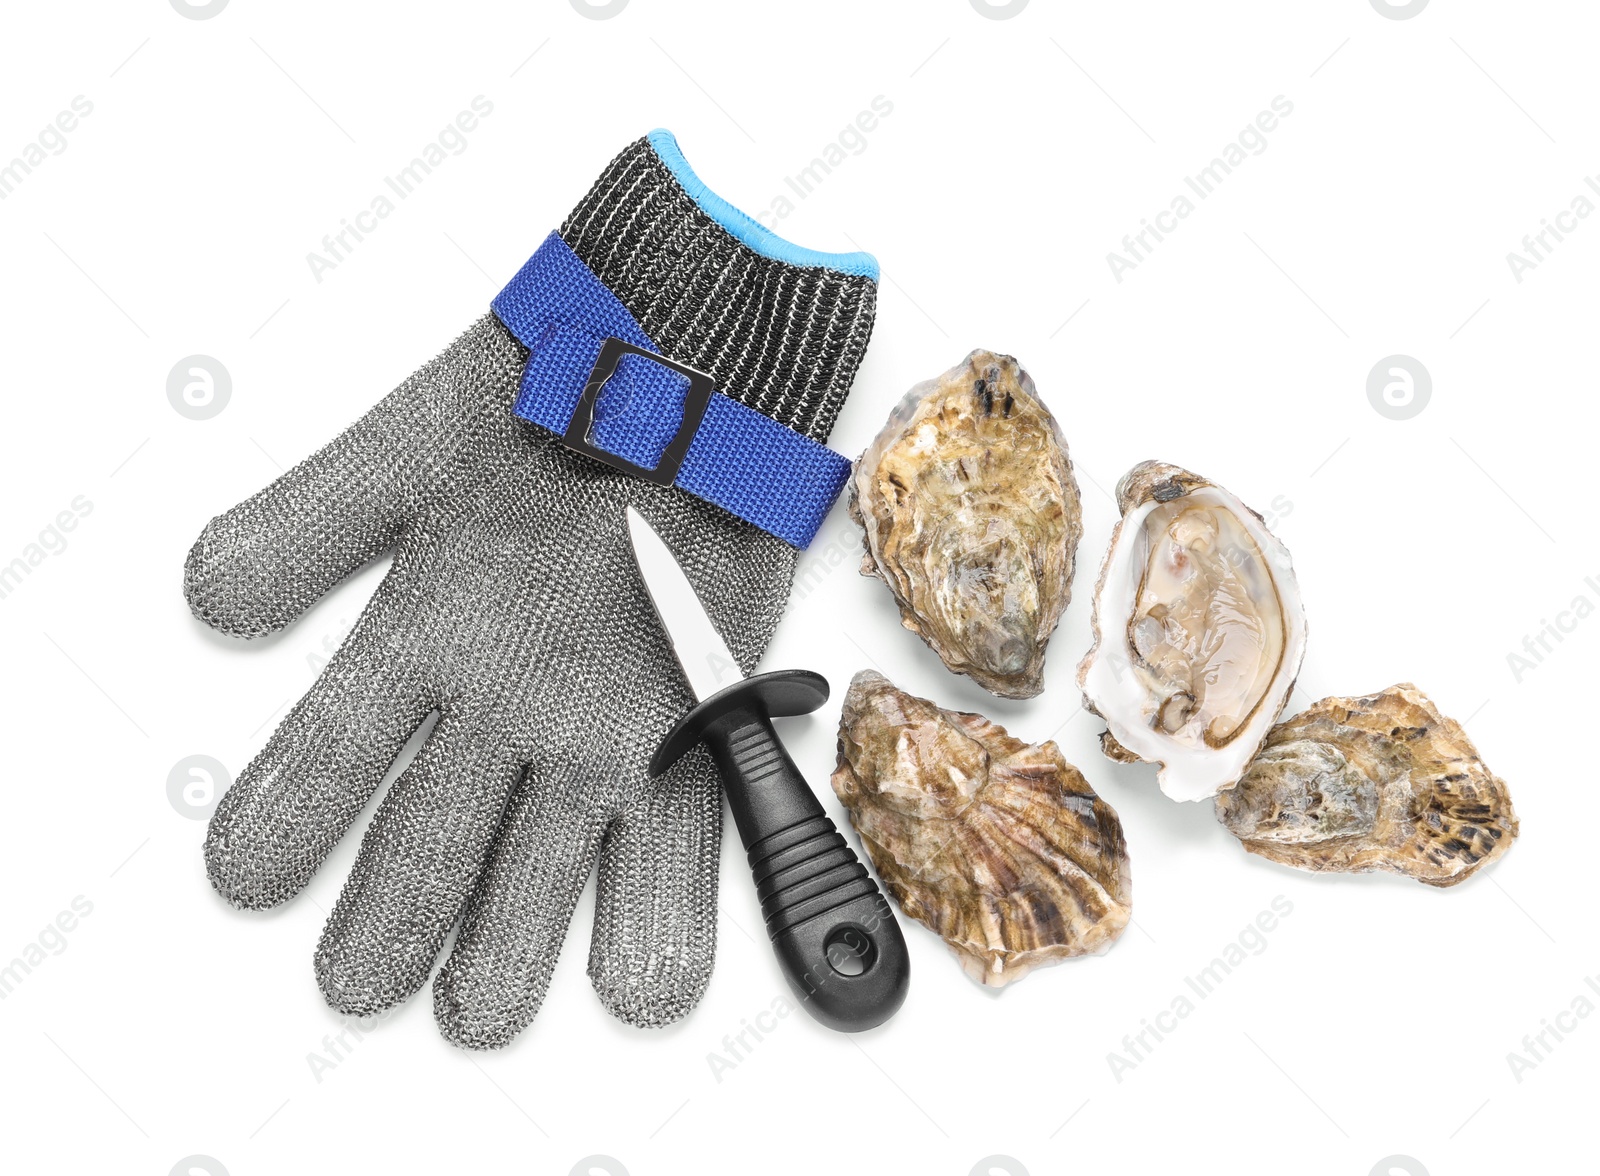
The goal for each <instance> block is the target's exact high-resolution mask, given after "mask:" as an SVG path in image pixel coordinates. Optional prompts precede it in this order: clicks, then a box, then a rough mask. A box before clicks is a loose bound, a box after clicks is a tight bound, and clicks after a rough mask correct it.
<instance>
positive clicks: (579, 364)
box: [493, 233, 850, 550]
mask: <svg viewBox="0 0 1600 1176" xmlns="http://www.w3.org/2000/svg"><path fill="white" fill-rule="evenodd" d="M493 306H494V313H495V315H496V317H498V318H499V319H500V321H501V322H502V323H504V324H505V325H506V328H507V329H508V330H510V332H511V333H512V334H513V335H515V336H516V337H517V338H518V339H519V340H520V341H521V342H522V344H523V346H525V347H526V348H527V349H528V366H527V367H526V368H524V369H523V372H522V388H521V391H520V392H519V393H518V396H517V403H516V406H515V408H514V409H513V411H514V412H515V413H516V415H517V416H519V417H521V418H522V419H523V420H527V421H532V422H533V423H534V424H536V425H542V426H543V427H544V428H546V429H549V430H550V431H551V432H553V433H558V434H563V435H564V434H565V433H566V431H567V426H568V424H569V423H570V422H571V420H572V414H573V410H574V409H575V408H576V407H577V405H578V398H579V396H580V395H581V394H582V392H583V388H584V385H585V384H586V383H587V382H588V380H589V374H590V372H591V371H593V369H594V365H595V360H596V359H598V358H599V355H600V347H601V345H602V344H603V343H604V342H605V340H606V339H607V338H616V339H621V340H622V341H623V342H625V343H631V344H633V345H634V346H635V347H641V348H643V349H645V350H647V351H651V352H658V351H659V348H657V347H656V345H655V343H654V342H653V341H652V340H651V339H650V337H649V336H648V335H646V334H645V333H644V331H643V329H642V328H640V326H639V324H638V322H637V321H636V320H635V319H634V317H633V315H632V314H630V313H629V312H628V308H627V307H625V306H623V305H622V303H621V301H619V300H618V298H617V296H616V295H615V294H613V293H612V292H611V291H610V290H609V289H608V288H607V287H606V285H605V284H604V283H603V282H601V281H600V279H599V278H597V277H596V276H595V275H594V273H593V272H592V271H591V270H590V269H589V267H588V266H586V265H584V264H583V262H582V261H580V260H579V259H578V256H577V255H576V254H575V253H573V252H572V250H571V249H570V248H568V247H567V244H566V242H565V241H563V240H562V239H561V237H560V236H559V235H558V234H556V233H551V234H550V236H548V237H547V238H545V242H544V244H543V245H541V246H539V250H538V252H536V253H535V254H534V255H533V256H532V257H531V258H529V259H528V263H527V264H526V265H524V266H523V267H522V269H521V270H519V271H518V272H517V276H516V277H514V278H512V279H511V282H510V284H509V285H508V286H506V288H505V289H504V290H502V291H501V292H500V294H499V295H498V296H497V297H496V298H495V300H494V303H493ZM687 390H688V381H687V380H686V379H685V378H684V377H683V376H681V375H680V374H679V373H677V372H674V371H672V370H670V369H668V368H665V367H662V366H661V365H660V364H657V363H652V362H651V361H650V360H647V359H643V358H641V357H639V356H634V355H627V356H624V357H623V359H622V362H621V363H620V364H619V365H618V366H617V371H616V374H615V375H614V376H612V378H611V379H610V380H608V381H607V382H606V386H605V389H604V390H603V391H602V392H601V393H600V397H599V399H598V401H597V402H596V404H595V414H594V424H593V427H592V429H591V430H590V434H589V439H590V440H591V441H592V442H593V443H594V444H595V445H597V446H599V447H600V448H601V449H604V450H606V451H607V452H608V453H613V454H615V455H616V456H618V457H621V458H624V459H625V460H627V461H629V462H632V463H633V464H634V465H638V466H644V467H647V468H651V469H653V468H654V467H655V466H656V464H657V462H658V461H659V460H660V458H661V454H662V452H663V451H664V450H665V449H666V447H667V445H668V443H669V442H670V441H671V440H672V438H673V435H674V434H675V433H676V432H677V431H678V425H679V423H680V421H681V420H682V418H683V403H684V394H685V392H686V391H687ZM849 475H850V462H849V460H848V459H847V458H845V457H842V456H840V455H839V454H837V453H835V452H833V450H831V449H829V448H828V447H827V446H825V445H819V444H817V443H816V442H815V441H813V440H811V439H810V438H809V437H806V436H803V435H801V434H800V433H797V432H795V431H794V430H793V429H790V428H787V427H786V426H784V425H781V424H779V423H778V422H777V421H775V420H773V419H772V418H771V417H769V416H767V415H765V414H764V413H760V412H757V411H756V410H755V409H753V408H748V407H746V406H745V405H743V404H741V403H739V402H738V401H737V400H734V399H733V398H732V397H729V396H724V395H723V394H722V393H721V392H717V393H714V394H713V395H712V397H711V403H710V404H709V405H708V406H707V408H706V412H705V416H704V417H703V418H702V419H701V421H700V427H699V429H698V430H696V432H695V435H694V440H693V441H692V442H691V443H690V445H689V451H688V453H687V454H686V455H685V457H684V459H683V465H682V466H681V467H680V468H679V470H678V476H677V478H676V480H675V481H674V482H673V485H674V486H677V487H678V488H680V489H683V490H687V491H688V492H689V493H691V494H694V495H696V496H698V497H700V498H703V499H705V500H706V501H707V502H711V503H715V504H716V505H717V506H720V507H722V508H723V509H724V510H727V511H730V512H731V513H733V514H736V515H738V516H739V517H740V518H741V519H744V520H745V521H746V522H750V523H754V524H755V525H756V526H758V527H760V528H761V529H762V530H763V531H767V532H769V533H771V534H773V535H776V536H777V537H778V538H780V539H782V540H783V541H784V542H786V543H788V544H789V545H790V546H792V547H796V548H799V549H801V550H804V549H805V547H806V546H807V545H808V544H809V543H810V542H811V540H812V539H813V538H814V537H815V536H816V533H817V528H819V527H820V526H822V520H823V519H824V518H825V517H826V516H827V513H828V510H829V508H830V507H831V506H832V505H833V502H834V499H836V498H837V497H838V496H839V491H840V490H842V489H843V488H844V483H845V479H846V478H847V477H849Z"/></svg>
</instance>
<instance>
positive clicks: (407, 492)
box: [183, 315, 523, 637]
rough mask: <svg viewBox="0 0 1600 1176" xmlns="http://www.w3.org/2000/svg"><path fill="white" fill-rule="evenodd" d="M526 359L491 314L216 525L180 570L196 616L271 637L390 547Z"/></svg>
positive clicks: (503, 401) (505, 396)
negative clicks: (340, 432)
mask: <svg viewBox="0 0 1600 1176" xmlns="http://www.w3.org/2000/svg"><path fill="white" fill-rule="evenodd" d="M522 359H523V352H522V351H521V347H520V345H519V344H518V343H517V342H516V340H515V339H514V338H512V336H511V334H510V332H508V331H507V330H506V329H505V328H504V327H502V326H501V325H500V324H499V323H498V321H496V320H495V318H494V316H493V315H485V316H484V318H483V319H481V320H479V322H478V323H477V324H475V325H474V326H473V327H472V329H471V330H469V331H468V332H467V333H466V334H464V335H462V336H461V337H460V338H459V339H457V340H456V341H455V342H454V343H453V344H451V345H450V347H449V348H447V349H446V350H445V352H444V353H443V354H441V355H440V356H438V357H437V358H436V359H434V360H432V361H430V362H429V363H427V364H425V365H423V367H421V368H420V369H419V370H418V371H417V373H416V374H415V375H413V376H412V377H411V378H410V379H408V380H407V381H406V382H405V383H403V384H401V385H400V387H398V388H397V389H395V390H394V391H393V392H391V393H390V394H389V395H388V396H386V397H385V398H384V399H383V400H381V401H379V402H378V404H377V405H376V406H374V407H373V408H372V410H371V411H369V412H368V413H367V414H366V415H365V416H364V417H362V418H361V419H360V420H359V421H357V422H356V423H355V424H353V425H351V426H350V428H348V429H347V430H345V432H344V433H342V434H341V435H340V436H339V437H337V438H335V439H334V440H333V441H331V442H329V443H328V444H327V445H326V446H324V447H323V448H322V449H321V450H319V451H318V452H316V453H315V454H313V455H312V456H310V457H308V458H307V459H306V460H305V461H302V462H301V463H300V464H299V465H297V466H295V467H294V468H293V469H292V470H290V471H289V472H288V473H286V474H284V475H283V476H282V477H281V478H279V479H278V480H277V481H276V482H273V483H272V485H270V486H268V487H267V488H266V489H264V490H262V491H260V492H259V493H257V494H255V495H253V496H252V497H250V498H248V499H246V500H245V501H244V502H242V503H240V504H239V505H238V506H236V507H234V508H233V509H232V510H230V511H228V512H227V513H225V514H221V515H218V516H217V517H216V518H214V519H212V520H211V522H210V523H208V524H207V525H206V528H205V530H204V531H202V532H201V534H200V538H199V539H198V540H197V541H196V542H195V544H194V547H193V548H192V549H191V550H190V552H189V558H188V561H187V563H186V564H185V566H184V576H183V587H184V595H185V596H186V597H187V598H188V600H189V607H190V609H192V610H193V612H194V614H195V616H197V617H199V618H200V619H201V620H203V621H205V622H206V624H208V625H210V626H212V627H213V628H216V629H220V630H221V631H223V632H224V633H229V634H232V635H233V636H236V637H259V636H262V635H264V634H267V633H271V632H275V631H276V630H278V629H281V628H283V627H284V626H285V625H287V624H288V623H289V622H290V621H292V620H294V619H295V618H296V617H298V616H299V615H300V614H301V613H302V612H304V611H305V610H306V609H307V608H308V607H310V606H311V605H312V604H313V603H315V602H316V601H317V600H319V599H321V597H322V595H323V593H325V592H327V590H328V589H329V588H331V587H332V586H333V585H335V584H337V583H338V582H339V581H340V580H342V579H344V578H345V577H346V576H348V575H349V574H350V573H351V572H353V571H355V570H356V569H357V568H359V567H361V566H362V565H363V564H365V563H366V562H368V561H369V560H371V559H372V558H374V557H375V556H377V555H379V554H380V553H382V552H383V551H386V550H388V549H389V548H390V547H392V546H393V545H394V543H395V541H396V539H397V538H398V537H399V535H400V534H401V532H402V531H403V530H404V529H405V527H406V526H407V525H408V524H409V523H411V522H412V521H413V520H414V519H415V518H416V516H417V513H418V511H419V509H420V506H421V504H422V503H423V502H424V501H425V500H427V499H428V498H430V497H431V496H432V494H433V493H434V492H435V490H436V488H437V486H438V484H439V483H440V481H441V480H442V479H444V478H446V477H449V476H452V475H453V474H455V473H457V472H459V471H458V470H457V463H456V461H455V457H456V455H457V454H470V453H472V452H473V437H474V433H475V431H476V430H477V429H478V428H480V427H481V423H482V421H483V420H484V419H486V417H487V415H488V414H485V413H482V412H481V411H479V409H480V406H482V405H484V404H486V403H489V402H491V401H492V402H495V403H498V404H499V405H500V411H501V413H505V412H506V406H507V405H509V404H510V403H511V402H512V400H513V399H514V397H515V390H516V382H517V379H518V378H519V377H520V374H521V369H522ZM501 427H504V426H503V424H502V426H501ZM466 464H467V465H469V466H470V464H471V463H470V462H468V463H466Z"/></svg>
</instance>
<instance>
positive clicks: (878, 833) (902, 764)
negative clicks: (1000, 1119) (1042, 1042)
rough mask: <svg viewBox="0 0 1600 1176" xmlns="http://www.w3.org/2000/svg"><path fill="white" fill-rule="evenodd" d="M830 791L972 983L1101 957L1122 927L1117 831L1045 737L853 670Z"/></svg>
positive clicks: (1123, 864) (1125, 907)
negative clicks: (1009, 730) (1031, 740)
mask: <svg viewBox="0 0 1600 1176" xmlns="http://www.w3.org/2000/svg"><path fill="white" fill-rule="evenodd" d="M833 790H834V792H835V793H836V794H837V795H838V797H839V799H840V801H842V802H843V803H844V806H845V807H846V808H847V809H848V810H849V811H850V820H851V822H852V823H853V824H854V825H855V827H856V831H857V832H858V833H859V834H860V835H861V841H862V844H864V845H865V846H866V848H867V853H868V854H869V855H870V856H871V858H872V863H873V865H874V866H876V867H877V869H878V873H879V875H880V876H881V877H882V878H883V880H884V883H885V884H886V885H887V886H888V888H889V892H890V893H891V894H893V895H894V897H895V899H896V901H898V902H899V904H900V907H901V909H902V910H904V911H905V913H906V914H908V915H910V916H911V917H912V918H913V919H916V920H917V921H918V922H920V923H923V924H925V925H927V926H928V927H929V928H931V929H932V930H934V931H935V932H937V933H938V934H939V935H940V936H942V937H943V938H944V940H945V942H946V943H948V944H949V945H950V947H951V948H952V949H953V950H954V951H955V953H956V957H957V958H958V959H959V960H960V961H961V966H962V968H963V969H964V970H965V971H966V973H967V974H968V975H969V976H971V977H972V978H973V979H974V980H977V981H979V982H980V983H983V984H987V985H991V986H996V987H998V986H1000V985H1004V984H1009V983H1010V982H1012V981H1013V980H1016V979H1018V978H1020V977H1021V976H1023V975H1025V974H1026V973H1027V972H1028V971H1029V970H1031V969H1032V968H1034V967H1037V966H1038V965H1040V964H1044V963H1050V962H1053V961H1056V960H1061V959H1066V958H1069V957H1071V956H1077V955H1084V954H1086V953H1091V952H1102V951H1104V950H1106V948H1108V947H1109V946H1110V945H1111V942H1112V941H1113V940H1114V939H1116V938H1117V936H1118V935H1120V934H1121V933H1122V930H1123V928H1125V927H1126V926H1127V925H1128V919H1129V918H1130V917H1131V914H1132V883H1131V880H1130V873H1129V866H1128V849H1127V845H1126V844H1125V842H1124V841H1123V836H1122V823H1121V821H1119V820H1118V819H1117V814H1116V812H1115V811H1114V810H1113V809H1112V808H1111V806H1110V805H1108V804H1107V803H1106V802H1105V801H1103V800H1101V799H1100V798H1099V797H1098V796H1096V795H1095V793H1094V790H1093V789H1092V788H1090V787H1089V784H1088V782H1087V781H1086V780H1084V778H1083V776H1082V774H1081V773H1079V771H1078V769H1076V768H1074V767H1073V766H1072V765H1071V764H1069V763H1067V762H1066V760H1064V759H1063V758H1062V756H1061V752H1060V750H1059V749H1058V748H1057V747H1056V745H1055V744H1054V743H1044V744H1039V745H1033V744H1028V743H1024V742H1022V740H1020V739H1013V738H1012V737H1011V736H1010V735H1007V734H1006V732H1005V730H1004V729H1002V728H1001V727H998V726H996V725H995V724H994V723H992V722H990V721H989V720H988V719H986V718H984V717H983V716H982V715H974V714H959V713H957V712H954V711H947V710H942V709H941V708H939V707H937V706H935V705H934V704H933V703H931V702H929V701H927V700H926V699H922V698H916V697H913V696H912V695H910V694H906V693H904V692H902V691H900V690H897V689H895V687H894V686H893V685H892V684H891V683H890V682H889V680H888V679H887V678H885V677H884V676H883V675H882V674H878V673H875V672H873V671H871V670H863V671H862V672H861V673H859V674H857V675H856V676H855V680H854V681H852V682H851V683H850V690H849V693H848V694H847V695H846V696H845V700H844V712H843V714H842V715H841V716H840V719H839V762H838V766H837V767H836V768H835V769H834V772H833Z"/></svg>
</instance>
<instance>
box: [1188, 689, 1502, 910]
mask: <svg viewBox="0 0 1600 1176" xmlns="http://www.w3.org/2000/svg"><path fill="white" fill-rule="evenodd" d="M1216 808H1217V819H1218V820H1219V821H1221V822H1222V824H1223V825H1224V826H1225V827H1226V828H1227V830H1228V832H1230V833H1232V834H1233V835H1234V836H1235V837H1237V838H1239V840H1240V841H1242V842H1243V843H1244V847H1245V848H1246V849H1248V850H1249V851H1250V852H1251V853H1257V854H1260V855H1261V856H1262V857H1266V858H1271V859H1272V860H1273V861H1275V862H1281V863H1283V864H1284V865H1286V866H1296V867H1298V868H1299V869H1302V870H1331V871H1338V872H1341V873H1350V874H1357V873H1365V872H1367V871H1369V870H1389V871H1392V872H1393V873H1396V874H1403V875H1405V876H1406V877H1407V878H1415V879H1416V880H1417V881H1418V882H1426V883H1427V884H1428V885H1430V886H1454V885H1455V884H1456V883H1458V882H1461V881H1464V880H1465V879H1467V878H1468V877H1470V876H1471V875H1472V874H1473V873H1475V872H1476V871H1477V870H1479V869H1480V868H1482V867H1483V865H1484V864H1485V863H1487V862H1491V861H1493V860H1494V859H1495V858H1497V857H1499V856H1500V855H1501V854H1503V853H1504V852H1505V851H1506V850H1507V849H1508V848H1510V846H1511V842H1512V840H1513V839H1514V838H1515V837H1516V835H1517V816H1516V813H1515V812H1514V811H1513V810H1512V808H1511V794H1510V793H1509V792H1508V791H1506V785H1505V781H1504V780H1501V779H1500V778H1499V777H1498V776H1496V775H1495V774H1494V773H1493V772H1491V771H1490V770H1489V769H1488V768H1487V767H1485V766H1484V763H1483V760H1481V759H1479V758H1478V750H1477V748H1475V747H1473V746H1472V741H1471V740H1470V739H1468V738H1467V734H1466V732H1465V731H1463V730H1462V729H1461V725H1460V724H1459V723H1457V722H1456V721H1455V720H1454V719H1450V718H1447V717H1445V716H1444V715H1442V714H1440V713H1439V708H1438V707H1437V706H1435V705H1434V704H1433V701H1432V700H1431V699H1429V698H1428V696H1427V695H1425V694H1423V693H1422V691H1420V690H1418V689H1417V688H1416V687H1415V686H1413V685H1411V683H1409V682H1402V683H1401V684H1400V685H1398V686H1391V687H1389V688H1388V689H1387V690H1384V691H1382V692H1381V693H1378V694H1369V695H1366V696H1365V697H1362V698H1324V699H1323V700H1322V701H1321V702H1318V703H1314V704H1313V705H1312V706H1310V707H1308V708H1307V709H1306V710H1304V711H1302V712H1301V713H1300V714H1298V715H1295V716H1294V717H1293V718H1292V719H1286V720H1285V721H1284V722H1281V723H1279V724H1278V725H1277V726H1276V727H1273V728H1272V730H1271V732H1269V733H1268V735H1267V741H1266V744H1265V745H1264V746H1263V747H1262V749H1261V753H1260V754H1259V755H1257V756H1256V758H1255V761H1254V762H1253V763H1251V765H1250V767H1249V769H1248V770H1247V771H1246V772H1245V774H1244V778H1243V779H1241V780H1240V781H1239V783H1238V785H1237V787H1235V788H1233V789H1231V790H1229V791H1227V792H1224V793H1221V794H1220V795H1218V797H1217V800H1216Z"/></svg>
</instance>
